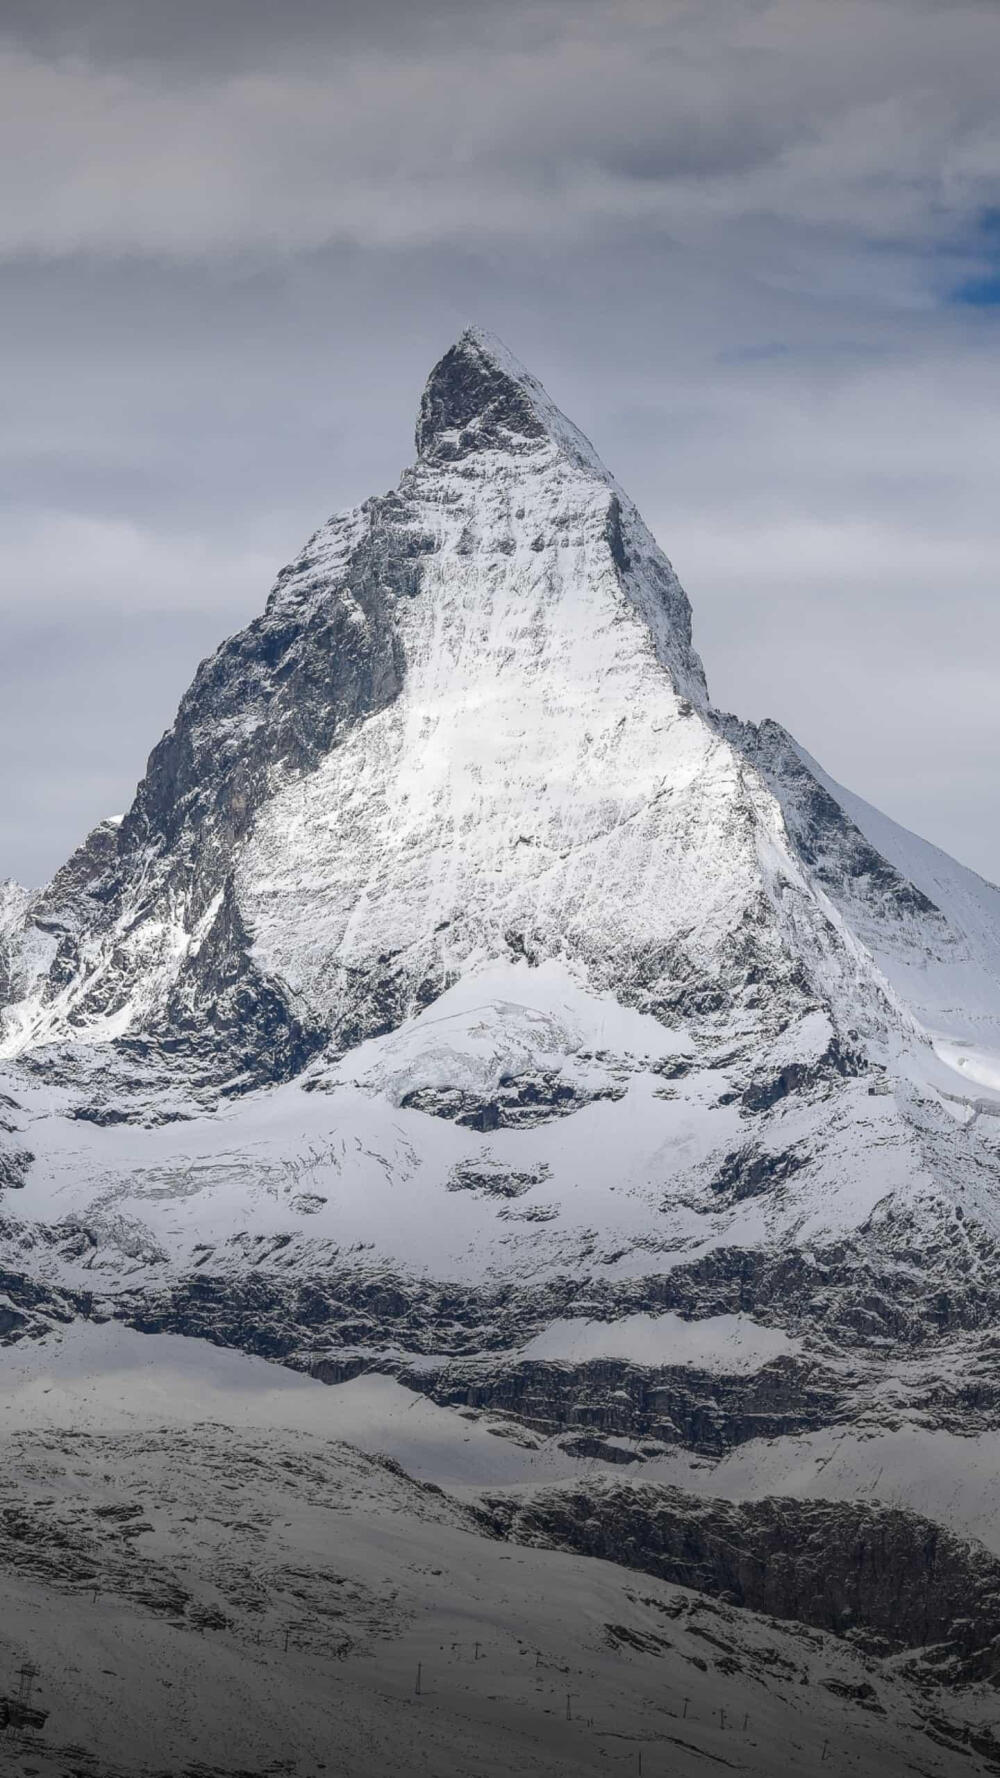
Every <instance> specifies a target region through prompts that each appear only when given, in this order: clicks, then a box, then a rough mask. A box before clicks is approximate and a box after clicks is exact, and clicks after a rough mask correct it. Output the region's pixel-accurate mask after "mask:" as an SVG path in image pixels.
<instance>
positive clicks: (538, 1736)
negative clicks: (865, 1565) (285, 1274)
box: [0, 1336, 1000, 1778]
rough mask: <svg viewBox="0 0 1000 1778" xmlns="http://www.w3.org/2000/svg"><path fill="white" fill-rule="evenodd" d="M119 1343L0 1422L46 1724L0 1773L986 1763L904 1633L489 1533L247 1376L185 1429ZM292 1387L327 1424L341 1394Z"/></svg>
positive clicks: (10, 1593)
mask: <svg viewBox="0 0 1000 1778" xmlns="http://www.w3.org/2000/svg"><path fill="white" fill-rule="evenodd" d="M131 1337H132V1339H133V1340H134V1341H136V1342H139V1336H131ZM66 1344H67V1346H68V1345H69V1342H66ZM185 1344H186V1346H187V1348H188V1352H187V1354H186V1356H185V1357H184V1358H183V1359H178V1360H177V1361H176V1362H177V1365H178V1366H179V1367H180V1368H182V1369H185V1370H186V1371H187V1373H188V1375H189V1377H190V1379H191V1380H192V1381H193V1380H194V1379H195V1377H196V1376H197V1374H198V1372H199V1369H200V1371H201V1374H202V1376H203V1378H204V1380H205V1381H206V1382H207V1383H208V1382H209V1380H211V1381H210V1386H209V1393H208V1401H207V1403H206V1406H207V1407H208V1408H209V1410H210V1411H211V1412H212V1413H213V1416H214V1413H215V1412H216V1411H218V1410H219V1409H220V1408H223V1407H225V1410H226V1413H227V1417H228V1418H229V1420H230V1421H231V1422H235V1421H236V1420H238V1418H239V1399H238V1398H239V1395H240V1393H241V1392H240V1391H239V1388H238V1386H237V1385H236V1383H235V1382H234V1379H233V1377H232V1376H230V1377H229V1378H228V1380H226V1379H224V1377H223V1375H222V1372H221V1370H220V1367H219V1362H218V1360H217V1359H213V1358H212V1357H211V1354H207V1355H205V1357H204V1359H202V1360H200V1361H199V1360H198V1359H197V1357H195V1356H193V1354H192V1348H194V1343H193V1342H186V1343H185ZM194 1349H195V1352H196V1350H197V1349H196V1348H194ZM95 1356H96V1355H95V1354H93V1353H92V1354H91V1357H92V1358H93V1357H95ZM115 1356H116V1358H117V1363H118V1365H119V1369H118V1370H117V1372H114V1371H109V1372H107V1373H105V1376H106V1381H107V1384H108V1387H107V1389H106V1390H102V1389H101V1388H100V1386H97V1387H95V1386H94V1383H93V1381H92V1382H91V1385H90V1396H89V1405H88V1406H87V1408H86V1409H85V1411H84V1413H83V1415H82V1417H81V1418H79V1419H77V1420H76V1421H75V1422H74V1423H73V1424H67V1423H66V1422H65V1421H60V1419H59V1417H58V1414H55V1415H53V1416H50V1417H49V1418H48V1419H47V1420H45V1421H44V1423H43V1424H41V1425H39V1424H37V1423H36V1424H35V1425H32V1426H30V1427H21V1428H14V1427H10V1426H8V1427H6V1429H5V1453H6V1455H5V1463H4V1469H3V1476H2V1478H0V1571H2V1575H3V1586H4V1614H3V1622H2V1625H0V1670H2V1672H3V1674H4V1675H5V1677H6V1676H13V1674H14V1673H15V1671H16V1669H17V1668H18V1667H19V1666H20V1665H21V1663H22V1661H23V1659H24V1653H25V1650H29V1651H30V1652H31V1653H32V1655H33V1656H34V1659H35V1662H36V1665H37V1666H38V1669H39V1671H38V1674H37V1676H36V1679H35V1682H34V1702H35V1704H36V1705H37V1706H39V1707H40V1708H41V1709H43V1710H44V1711H46V1712H47V1713H48V1714H47V1719H46V1721H45V1723H44V1725H43V1726H42V1728H41V1729H40V1730H36V1731H33V1732H30V1733H29V1734H28V1735H27V1736H26V1737H25V1738H24V1739H23V1740H21V1739H20V1738H19V1737H17V1736H12V1735H9V1734H8V1735H7V1736H5V1738H4V1743H3V1745H4V1747H5V1749H6V1756H8V1757H9V1759H10V1760H11V1762H12V1763H11V1765H10V1769H11V1771H18V1772H20V1771H21V1770H30V1771H31V1772H33V1773H35V1774H37V1775H39V1778H64V1775H65V1774H66V1772H67V1771H70V1770H71V1771H72V1772H73V1773H74V1774H76V1775H77V1778H152V1774H154V1773H155V1774H156V1775H157V1778H180V1774H181V1773H187V1772H190V1771H191V1770H192V1769H194V1768H195V1766H196V1768H197V1770H198V1771H199V1772H204V1773H211V1774H213V1775H215V1778H235V1775H236V1774H237V1773H243V1774H245V1773H247V1772H253V1773H260V1774H263V1773H265V1772H271V1771H274V1772H278V1771H280V1772H282V1773H287V1774H289V1775H290V1778H319V1774H321V1773H323V1772H328V1771H336V1772H338V1773H343V1774H345V1775H346V1778H381V1774H383V1773H384V1774H386V1775H388V1774H395V1773H398V1772H399V1771H400V1770H406V1771H411V1770H427V1771H428V1772H433V1773H435V1774H439V1775H440V1778H449V1775H450V1774H455V1775H456V1778H460V1775H462V1778H464V1775H466V1774H468V1773H469V1772H470V1771H475V1772H477V1773H481V1774H483V1775H484V1778H487V1775H493V1774H496V1778H500V1775H501V1774H507V1773H509V1772H511V1771H517V1772H518V1773H522V1772H523V1773H526V1774H531V1775H535V1778H557V1775H561V1774H567V1775H568V1774H570V1773H574V1774H576V1773H583V1772H585V1773H590V1772H594V1773H597V1772H603V1773H606V1772H608V1771H609V1770H611V1771H617V1770H621V1771H622V1772H625V1771H628V1772H634V1771H636V1770H637V1768H638V1757H639V1755H641V1756H642V1761H643V1770H644V1771H649V1772H652V1773H654V1774H658V1773H664V1774H666V1773H668V1772H669V1773H671V1774H681V1775H682V1778H688V1775H689V1774H690V1775H691V1778H694V1775H695V1774H698V1773H701V1772H703V1771H704V1770H705V1769H706V1765H707V1766H709V1767H713V1768H714V1766H715V1765H716V1764H723V1765H726V1766H730V1767H735V1768H738V1769H739V1770H740V1771H742V1772H746V1773H748V1774H752V1775H753V1778H783V1775H784V1774H786V1773H787V1774H789V1775H791V1774H793V1773H800V1772H802V1771H811V1770H813V1769H814V1767H818V1765H820V1764H824V1763H826V1762H828V1761H832V1762H833V1769H834V1770H843V1771H852V1770H857V1771H861V1772H872V1771H876V1770H877V1771H879V1772H880V1773H881V1772H884V1773H887V1774H889V1775H890V1778H894V1775H896V1774H898V1775H899V1778H902V1775H903V1774H905V1773H909V1772H912V1771H914V1770H925V1771H927V1770H933V1771H935V1772H938V1773H941V1774H943V1775H950V1774H953V1773H955V1774H957V1773H963V1774H972V1775H974V1774H977V1773H980V1772H984V1771H987V1770H992V1769H995V1768H994V1762H995V1760H996V1758H997V1755H998V1751H1000V1746H998V1743H997V1741H996V1739H995V1738H994V1736H993V1733H992V1727H991V1703H990V1697H989V1695H988V1694H986V1693H984V1692H983V1690H982V1688H981V1687H980V1686H978V1685H977V1684H976V1683H974V1682H973V1683H971V1684H968V1683H967V1684H962V1685H960V1686H958V1687H957V1688H956V1687H954V1686H950V1687H945V1686H942V1685H941V1684H940V1682H939V1675H938V1674H937V1673H936V1672H935V1670H934V1669H933V1668H930V1669H928V1668H927V1667H926V1665H925V1664H923V1651H921V1650H912V1649H911V1650H909V1651H908V1652H903V1651H901V1650H895V1649H890V1648H888V1647H886V1648H884V1649H882V1650H881V1651H879V1649H878V1648H877V1647H876V1644H877V1641H878V1638H877V1637H876V1638H875V1639H874V1641H873V1642H872V1645H871V1646H870V1647H868V1646H865V1639H864V1637H863V1636H860V1635H859V1638H858V1639H856V1641H855V1642H854V1643H853V1644H852V1643H850V1642H847V1641H844V1640H843V1639H842V1638H838V1637H835V1636H832V1635H830V1634H828V1633H826V1632H825V1631H823V1630H822V1629H816V1628H806V1627H804V1626H803V1625H801V1624H795V1623H793V1622H789V1621H777V1620H776V1619H775V1618H773V1617H771V1618H766V1617H761V1616H759V1615H758V1614H756V1613H755V1612H753V1611H748V1610H739V1609H736V1608H734V1607H733V1605H731V1604H726V1603H725V1602H724V1601H721V1600H718V1599H712V1598H708V1597H706V1596H704V1595H703V1594H700V1593H698V1592H697V1591H693V1590H690V1589H688V1588H686V1587H684V1586H679V1585H677V1584H675V1583H673V1582H670V1581H665V1580H663V1579H658V1578H656V1577H655V1576H652V1575H649V1574H644V1573H636V1572H630V1571H628V1570H627V1569H624V1568H621V1567H618V1566H616V1565H614V1564H612V1563H609V1562H604V1561H594V1560H589V1559H587V1558H586V1557H584V1556H579V1555H574V1554H571V1553H563V1552H562V1551H559V1550H556V1549H551V1548H539V1547H526V1546H525V1545H524V1544H523V1543H519V1542H517V1541H511V1540H509V1539H508V1540H501V1539H500V1537H499V1535H498V1527H497V1525H496V1524H493V1523H491V1522H489V1521H488V1520H487V1519H486V1518H485V1517H484V1516H483V1509H482V1507H481V1506H479V1507H478V1508H477V1510H476V1511H473V1510H472V1507H471V1506H470V1505H467V1504H463V1503H461V1502H459V1501H457V1500H454V1499H451V1498H449V1497H448V1496H446V1495H443V1494H442V1493H441V1492H440V1490H439V1489H431V1488H427V1487H426V1486H422V1485H420V1484H418V1483H415V1482H412V1481H411V1480H410V1479H409V1478H408V1477H407V1476H406V1475H405V1474H404V1473H403V1472H402V1471H401V1470H400V1469H398V1468H396V1467H393V1465H392V1464H391V1463H388V1462H387V1461H386V1460H385V1459H382V1458H379V1459H372V1458H369V1457H365V1456H362V1455H361V1453H359V1452H358V1451H356V1450H352V1449H351V1448H350V1447H348V1446H346V1445H343V1444H341V1443H339V1442H338V1441H337V1440H336V1439H335V1438H333V1439H332V1438H331V1437H329V1436H326V1437H323V1438H318V1437H315V1436H313V1435H311V1434H309V1433H308V1432H306V1431H304V1430H301V1429H299V1430H293V1429H291V1428H289V1427H288V1426H287V1425H282V1424H281V1416H280V1415H275V1413H274V1410H273V1406H272V1407H271V1408H269V1409H267V1410H266V1411H265V1414H264V1417H263V1418H261V1417H258V1414H257V1412H256V1410H255V1409H254V1407H253V1405H252V1404H253V1403H254V1402H258V1403H259V1401H260V1398H261V1395H262V1393H267V1391H264V1392H262V1391H261V1389H260V1387H259V1380H258V1382H257V1383H256V1384H255V1383H251V1384H250V1385H249V1386H248V1387H247V1388H246V1389H245V1390H244V1391H243V1392H242V1393H243V1394H244V1395H245V1396H246V1397H247V1398H248V1399H249V1401H250V1403H251V1407H250V1410H249V1415H248V1417H247V1418H246V1419H245V1420H244V1421H243V1423H242V1424H240V1425H239V1426H238V1427H234V1425H233V1424H230V1425H228V1426H227V1425H226V1424H220V1423H219V1422H218V1421H216V1420H214V1418H213V1420H211V1421H209V1420H202V1421H200V1422H199V1423H196V1424H193V1425H192V1424H191V1422H190V1419H189V1418H188V1417H187V1415H186V1413H184V1412H182V1414H181V1417H180V1419H179V1420H174V1419H173V1418H172V1416H171V1415H170V1413H169V1404H168V1403H167V1402H165V1400H164V1398H163V1397H162V1396H161V1397H160V1399H159V1400H157V1399H155V1397H154V1399H152V1400H151V1399H150V1395H149V1390H148V1386H147V1385H148V1371H147V1369H146V1367H145V1366H144V1365H143V1364H142V1362H141V1361H139V1362H138V1363H137V1364H136V1366H135V1367H134V1368H133V1369H132V1370H131V1371H129V1369H128V1354H127V1353H126V1352H123V1350H122V1348H121V1336H119V1343H118V1351H117V1354H116V1355H115ZM104 1357H105V1359H110V1358H111V1357H112V1353H111V1351H110V1349H109V1350H108V1351H106V1352H105V1354H104ZM230 1363H231V1364H233V1363H235V1364H237V1365H240V1366H243V1367H244V1368H249V1367H251V1363H252V1361H250V1360H247V1359H245V1358H238V1359H234V1360H231V1361H230ZM30 1364H31V1360H30V1358H29V1367H30ZM48 1364H49V1370H48V1373H46V1372H45V1370H44V1369H39V1371H38V1374H39V1377H41V1376H44V1375H45V1374H48V1375H49V1376H50V1377H52V1376H54V1374H55V1372H58V1370H59V1367H60V1359H59V1357H58V1355H53V1354H51V1353H50V1355H49V1359H48ZM53 1366H54V1369H53ZM64 1368H68V1367H66V1366H64ZM224 1368H225V1366H223V1367H222V1369H224ZM0 1370H2V1371H3V1374H4V1378H5V1377H6V1366H5V1365H0ZM156 1371H157V1373H162V1374H166V1375H169V1373H170V1362H169V1360H167V1361H166V1362H164V1356H163V1354H162V1353H158V1363H157V1367H156ZM2 1380H3V1379H0V1381H2ZM288 1388H291V1389H292V1391H293V1393H294V1391H295V1388H296V1385H295V1384H294V1381H293V1380H291V1379H290V1380H289V1383H288V1384H286V1385H285V1389H286V1390H287V1389H288ZM298 1388H299V1389H304V1390H307V1391H308V1392H309V1393H311V1394H312V1395H313V1396H315V1397H318V1398H321V1399H325V1401H326V1402H327V1403H328V1404H329V1408H330V1412H331V1413H332V1414H334V1415H336V1407H335V1400H336V1395H337V1394H338V1393H339V1392H333V1393H331V1392H330V1391H324V1390H321V1389H319V1388H318V1387H317V1386H316V1385H315V1384H313V1385H306V1384H303V1385H299V1386H298ZM154 1389H155V1382H154ZM164 1406H167V1409H168V1412H167V1419H166V1422H164V1421H163V1420H162V1419H160V1418H159V1417H158V1415H159V1412H160V1410H162V1409H163V1408H164ZM942 1560H943V1557H942ZM914 1661H915V1662H916V1666H915V1667H913V1671H912V1673H911V1672H910V1671H909V1668H910V1667H911V1666H912V1664H913V1662H914ZM418 1675H419V1679H418ZM418 1685H419V1690H418ZM4 1769H5V1770H6V1769H7V1768H6V1767H5V1768H4Z"/></svg>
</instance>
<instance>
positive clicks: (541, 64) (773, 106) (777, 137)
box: [0, 0, 1000, 277]
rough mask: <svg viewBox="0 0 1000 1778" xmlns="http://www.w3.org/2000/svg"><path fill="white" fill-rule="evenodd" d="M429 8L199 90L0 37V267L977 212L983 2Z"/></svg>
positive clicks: (929, 233)
mask: <svg viewBox="0 0 1000 1778" xmlns="http://www.w3.org/2000/svg"><path fill="white" fill-rule="evenodd" d="M432 12H433V13H434V16H433V18H432V21H431V23H432V25H433V27H434V28H429V29H428V32H427V41H426V42H423V41H421V40H420V39H417V40H416V41H412V40H411V41H409V42H404V43H403V44H402V45H401V44H400V43H399V42H397V40H396V38H395V37H394V35H393V33H392V32H391V31H388V30H387V29H386V28H385V27H386V25H387V23H388V21H389V18H390V17H391V16H392V15H391V13H390V10H389V9H388V8H382V9H378V8H377V9H376V12H375V15H374V17H373V20H372V24H373V25H375V26H381V31H380V32H376V33H375V34H374V35H373V36H372V37H371V38H370V39H368V40H366V38H365V36H364V35H363V34H362V33H361V32H360V29H359V23H360V21H358V20H355V28H354V31H353V32H346V33H345V38H344V39H341V38H340V37H338V35H336V34H333V35H331V36H330V38H328V39H326V40H324V38H323V35H322V33H321V32H318V30H316V29H315V28H314V33H313V35H314V37H318V41H316V42H315V44H314V53H313V56H312V57H311V59H310V61H309V63H308V65H305V66H301V67H295V66H287V65H282V63H281V62H280V61H279V63H278V65H276V66H271V65H269V63H268V60H267V59H266V58H265V57H264V56H262V58H261V61H260V63H259V65H258V66H255V67H248V66H246V65H245V63H244V62H243V61H242V59H241V58H237V62H238V65H237V66H235V67H233V68H226V67H225V66H221V67H220V66H217V65H216V66H211V67H210V68H209V69H208V71H207V72H205V73H203V74H201V75H196V74H195V73H194V72H193V71H192V70H191V69H190V68H189V67H185V66H183V65H181V66H180V67H178V66H176V65H174V66H171V65H169V64H168V65H166V66H163V65H160V66H158V65H156V64H155V63H154V62H151V61H150V60H148V59H146V60H139V61H132V62H129V63H126V64H122V63H115V62H113V61H111V60H108V61H101V60H93V59H85V58H84V57H83V56H82V55H81V54H80V53H76V54H68V53H63V54H61V55H55V56H53V55H52V54H51V53H50V54H49V55H45V54H43V53H41V51H39V50H38V49H35V50H30V49H23V48H18V47H17V46H16V45H11V46H9V47H8V48H7V49H6V51H5V53H4V54H3V57H2V61H0V97H2V102H0V166H2V167H3V168H4V169H6V171H5V173H4V175H3V179H4V194H3V195H4V201H3V205H2V210H0V215H2V223H0V251H2V252H5V253H7V254H8V255H11V254H23V253H39V254H65V253H76V252H80V251H87V250H89V251H97V252H118V253H127V252H139V253H148V254H169V255H196V256H197V255H205V254H227V253H232V252H238V251H239V252H253V253H270V252H274V251H283V252H288V253H294V252H297V251H302V250H308V249H314V248H318V247H322V246H325V245H328V244H330V243H335V242H338V241H348V242H352V243H357V244H361V245H365V246H371V247H388V246H391V247H399V246H410V245H415V244H420V245H424V244H427V243H429V242H441V243H449V244H453V243H455V242H468V241H469V240H470V239H472V240H477V239H479V240H481V239H483V238H485V237H490V238H501V239H505V240H513V241H517V240H523V239H529V240H530V239H532V238H538V237H542V236H544V237H546V238H548V239H550V240H551V239H553V238H554V239H556V240H558V241H567V242H568V241H571V240H574V239H579V238H581V237H583V236H586V235H588V234H590V233H591V232H592V231H594V230H595V229H596V230H599V231H609V232H612V233H617V232H620V231H621V229H622V228H623V227H626V228H627V227H630V226H631V227H646V228H650V229H655V230H666V231H670V232H671V233H675V234H678V235H679V236H680V237H681V238H683V239H685V240H688V241H690V242H692V243H697V242H699V241H700V240H702V239H703V238H705V237H712V236H713V235H715V234H716V233H717V232H718V231H719V230H721V229H723V228H727V227H730V226H732V225H733V224H734V223H736V224H738V225H740V228H741V230H742V231H744V232H745V230H746V228H747V226H748V225H749V224H751V223H753V222H755V221H758V222H759V221H763V222H766V223H767V224H769V225H770V226H772V227H773V226H774V225H776V224H778V225H780V227H781V228H782V229H783V230H784V231H786V232H787V231H790V230H793V229H796V228H798V229H801V228H807V229H813V230H817V229H818V230H825V231H828V232H829V234H830V236H831V240H830V241H829V242H828V243H827V245H828V250H829V248H830V247H831V246H839V247H840V248H841V249H843V248H844V246H845V243H844V242H843V241H842V240H839V239H838V238H837V237H839V236H840V235H841V234H842V233H843V232H845V231H846V233H847V234H848V235H849V236H851V237H853V238H855V240H856V239H857V237H859V236H861V237H864V236H869V237H872V238H874V239H877V240H878V241H879V242H880V243H883V244H887V245H904V244H907V243H911V242H912V241H913V238H914V236H915V235H919V238H920V241H921V244H922V246H924V247H926V245H927V244H928V243H935V242H936V243H940V244H942V245H944V246H954V245H955V242H956V236H957V235H958V234H959V233H960V231H961V229H962V228H963V226H964V225H965V224H966V223H967V222H968V220H969V219H970V218H972V217H974V216H975V214H976V213H977V211H979V210H980V209H981V208H982V207H983V205H984V204H986V203H987V202H988V201H989V199H990V196H991V193H992V194H994V195H995V181H996V178H997V174H998V170H1000V124H998V122H997V115H996V106H995V95H994V86H995V83H994V79H993V70H994V69H995V66H996V62H997V56H998V53H1000V15H998V14H997V12H996V9H995V8H993V7H984V6H980V5H961V4H959V5H951V6H946V7H942V6H938V5H935V4H921V3H920V0H881V3H879V0H867V3H866V4H864V5H863V6H862V5H851V4H844V5H841V6H837V7H831V6H830V5H829V4H828V3H827V0H791V3H788V0H786V3H785V4H780V3H778V4H772V5H766V6H764V5H762V6H756V5H752V4H750V5H725V4H719V5H715V6H712V5H709V6H707V7H705V8H704V9H703V10H702V9H699V10H698V12H697V13H696V14H692V11H691V10H690V9H689V8H688V7H686V6H680V5H675V6H669V5H667V6H662V5H657V6H654V7H649V8H646V7H643V6H633V7H631V8H628V7H626V8H624V9H623V8H621V7H619V6H615V7H614V8H612V7H609V6H598V5H593V6H584V7H582V8H581V7H579V6H567V7H566V8H564V9H561V10H560V9H559V8H557V7H556V8H549V9H548V10H547V11H543V13H542V14H541V17H540V19H539V18H538V17H536V15H535V14H534V12H533V9H531V8H523V7H522V8H517V7H514V8H511V9H510V10H504V11H500V10H499V9H496V8H492V7H488V8H487V9H486V11H485V13H484V14H483V15H482V16H481V17H480V16H478V15H477V14H476V13H475V9H466V10H465V11H458V12H455V11H452V12H451V13H450V14H449V13H448V11H447V9H446V11H445V12H444V13H443V14H442V13H441V12H440V10H437V11H436V12H435V11H434V9H432ZM448 18H450V29H448V30H447V31H444V30H442V28H441V26H442V23H443V22H444V20H445V19H448ZM259 22H260V21H259V20H258V23H259ZM312 22H313V25H314V27H316V26H317V24H318V21H316V20H313V21H312ZM192 29H193V25H192ZM237 34H238V33H237ZM106 38H107V33H106V31H105V32H104V33H103V34H101V35H100V36H99V39H98V40H99V41H100V42H105V43H106ZM345 39H346V40H345ZM58 41H59V38H58V34H57V35H56V42H58ZM263 47H264V46H263V45H261V49H262V50H263ZM401 51H402V53H401ZM786 259H787V261H788V263H787V264H786V265H785V267H784V268H780V267H779V275H784V276H786V277H787V276H795V275H796V266H797V268H798V273H797V275H800V276H801V274H802V256H801V253H799V254H795V253H792V252H790V251H788V250H787V249H786Z"/></svg>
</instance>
